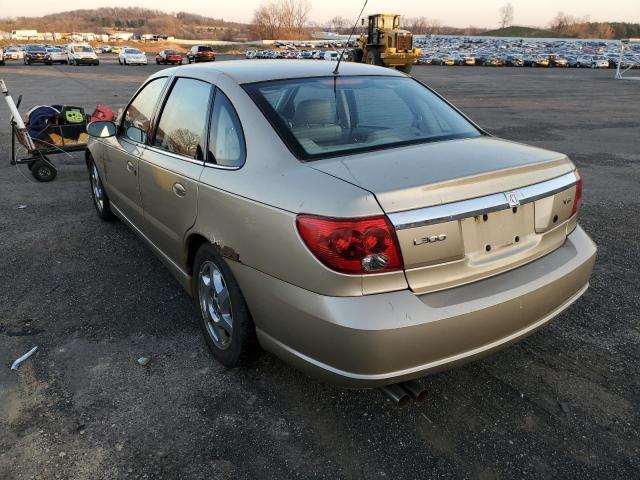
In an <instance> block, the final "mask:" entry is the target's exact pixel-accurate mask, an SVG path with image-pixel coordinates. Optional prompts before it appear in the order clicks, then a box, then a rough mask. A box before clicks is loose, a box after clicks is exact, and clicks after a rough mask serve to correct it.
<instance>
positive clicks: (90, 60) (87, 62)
mask: <svg viewBox="0 0 640 480" xmlns="http://www.w3.org/2000/svg"><path fill="white" fill-rule="evenodd" d="M73 61H74V62H75V63H77V64H78V65H98V64H99V63H100V60H98V59H97V58H74V59H73Z"/></svg>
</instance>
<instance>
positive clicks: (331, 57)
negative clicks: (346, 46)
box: [324, 50, 340, 62]
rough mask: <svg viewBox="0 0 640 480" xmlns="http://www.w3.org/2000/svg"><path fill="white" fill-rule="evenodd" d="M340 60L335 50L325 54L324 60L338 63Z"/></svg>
mask: <svg viewBox="0 0 640 480" xmlns="http://www.w3.org/2000/svg"><path fill="white" fill-rule="evenodd" d="M338 58H340V54H339V53H338V52H336V51H335V50H327V51H326V52H324V59H325V60H328V61H330V62H337V61H338Z"/></svg>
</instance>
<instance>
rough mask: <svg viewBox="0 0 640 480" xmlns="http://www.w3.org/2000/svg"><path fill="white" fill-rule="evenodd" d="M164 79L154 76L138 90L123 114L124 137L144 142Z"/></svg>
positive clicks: (165, 79) (165, 78)
mask: <svg viewBox="0 0 640 480" xmlns="http://www.w3.org/2000/svg"><path fill="white" fill-rule="evenodd" d="M166 81H167V77H161V78H156V79H154V80H151V81H150V82H149V83H147V84H146V85H145V86H144V87H143V88H142V90H140V92H138V95H136V98H135V99H134V100H133V102H131V104H130V105H129V107H128V108H127V110H126V111H125V112H124V115H123V120H122V130H123V131H124V134H125V136H126V137H128V138H130V139H131V140H133V141H135V142H140V143H145V142H146V140H147V134H148V133H149V127H150V126H151V125H150V124H151V116H152V115H153V109H154V108H155V106H156V102H157V101H158V98H160V94H161V93H162V89H163V88H164V85H165V83H166Z"/></svg>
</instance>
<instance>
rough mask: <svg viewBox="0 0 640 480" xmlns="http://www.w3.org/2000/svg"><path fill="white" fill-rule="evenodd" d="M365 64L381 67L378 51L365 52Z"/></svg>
mask: <svg viewBox="0 0 640 480" xmlns="http://www.w3.org/2000/svg"><path fill="white" fill-rule="evenodd" d="M365 60H366V63H367V64H369V65H378V66H381V65H382V60H381V59H380V52H379V51H378V50H375V49H372V50H369V51H368V52H367V58H366V59H365Z"/></svg>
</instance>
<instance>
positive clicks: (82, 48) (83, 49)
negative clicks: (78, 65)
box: [73, 45, 93, 53]
mask: <svg viewBox="0 0 640 480" xmlns="http://www.w3.org/2000/svg"><path fill="white" fill-rule="evenodd" d="M73 49H74V50H75V51H76V52H84V53H89V52H93V50H92V49H91V47H88V46H86V45H77V46H74V47H73Z"/></svg>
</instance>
